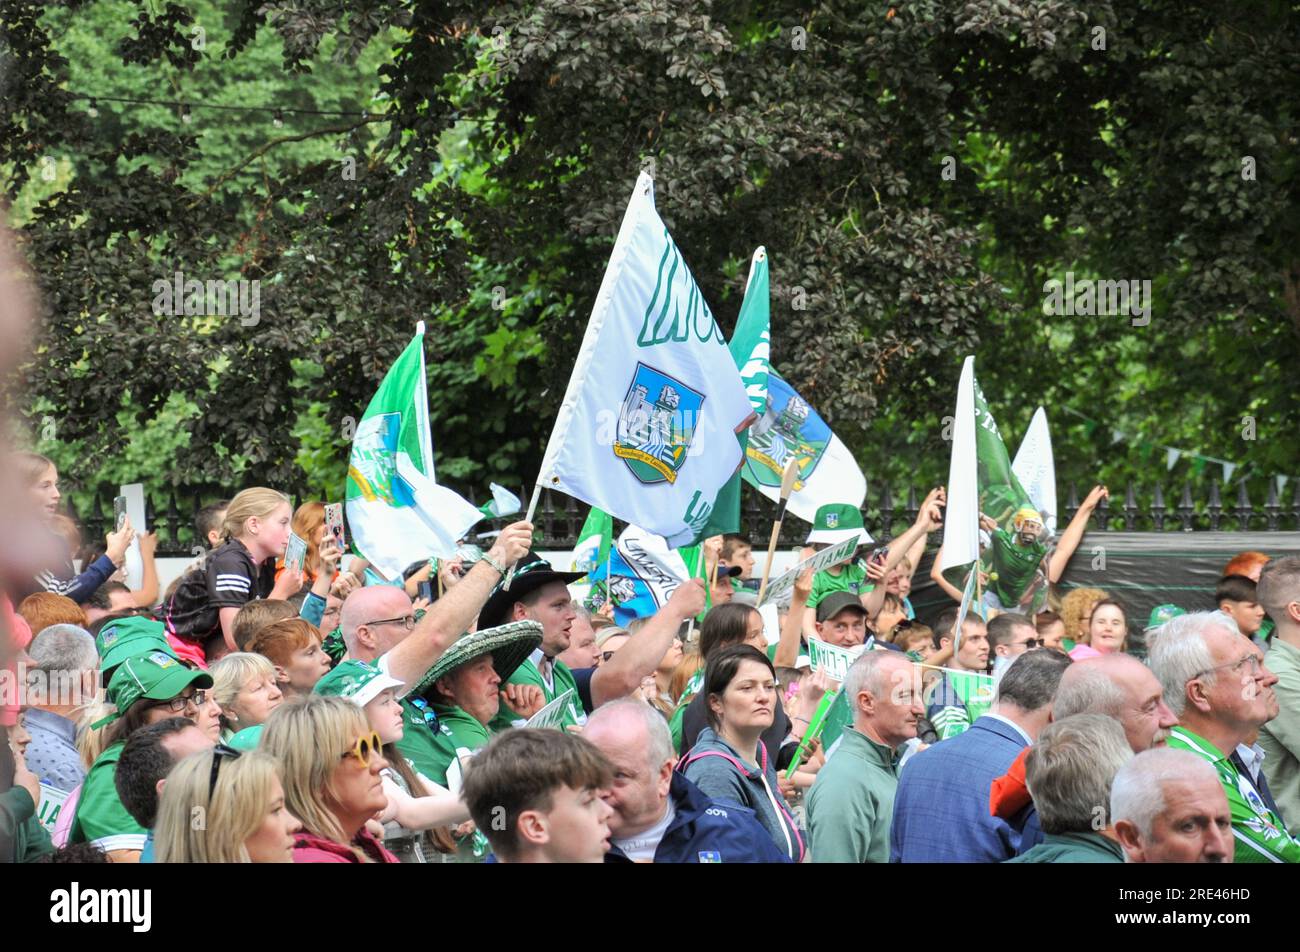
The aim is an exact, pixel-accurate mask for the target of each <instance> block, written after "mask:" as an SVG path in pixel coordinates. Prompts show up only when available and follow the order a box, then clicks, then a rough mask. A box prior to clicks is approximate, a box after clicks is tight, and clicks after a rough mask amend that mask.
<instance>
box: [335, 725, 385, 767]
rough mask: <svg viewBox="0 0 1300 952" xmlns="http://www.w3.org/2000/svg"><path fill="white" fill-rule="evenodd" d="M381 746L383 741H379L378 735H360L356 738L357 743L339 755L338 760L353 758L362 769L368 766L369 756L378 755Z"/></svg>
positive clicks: (372, 733) (371, 733) (373, 733)
mask: <svg viewBox="0 0 1300 952" xmlns="http://www.w3.org/2000/svg"><path fill="white" fill-rule="evenodd" d="M383 746H384V744H383V741H381V740H380V739H379V735H378V734H376V733H375V732H374V731H371V732H370V733H369V734H362V735H361V736H360V737H358V738H357V742H356V743H355V744H353V745H352V747H351V748H350V749H349V750H345V751H343V753H342V754H340V755H339V759H340V760H345V759H346V758H348V757H349V756H351V757H355V758H356V759H357V763H359V764H360V765H361V766H362V767H367V766H369V765H370V755H371V754H375V755H378V754H379V753H380V751H381V750H382V749H383Z"/></svg>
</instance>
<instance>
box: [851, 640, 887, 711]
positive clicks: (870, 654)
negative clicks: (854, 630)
mask: <svg viewBox="0 0 1300 952" xmlns="http://www.w3.org/2000/svg"><path fill="white" fill-rule="evenodd" d="M891 654H897V652H893V651H871V650H867V651H864V652H862V654H861V655H860V656H859V657H858V659H857V660H856V661H854V662H853V664H852V665H850V666H849V670H848V673H847V674H845V675H844V698H845V700H847V701H848V702H849V709H850V710H852V711H854V712H856V711H857V708H858V705H857V698H858V694H859V693H861V692H862V691H866V692H867V693H868V694H870V695H871V696H872V697H874V698H879V697H882V696H883V695H884V693H885V690H886V688H887V687H888V685H886V684H884V683H882V682H883V681H884V679H885V673H886V672H885V671H883V670H882V669H881V667H880V662H882V661H883V660H884V659H885V657H886V656H887V655H891Z"/></svg>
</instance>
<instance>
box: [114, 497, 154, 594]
mask: <svg viewBox="0 0 1300 952" xmlns="http://www.w3.org/2000/svg"><path fill="white" fill-rule="evenodd" d="M118 495H119V496H125V497H126V517H127V518H128V519H130V520H131V528H132V529H134V530H135V534H136V538H135V539H133V540H131V544H130V545H129V546H127V549H126V563H125V568H126V587H127V588H129V589H131V591H133V592H135V591H139V589H140V588H141V587H142V586H143V585H144V557H143V556H142V555H141V554H140V539H139V536H140V533H141V532H147V531H149V527H148V526H147V525H146V524H145V521H144V483H127V484H126V485H124V486H122V487H121V488H120V489H119V490H118Z"/></svg>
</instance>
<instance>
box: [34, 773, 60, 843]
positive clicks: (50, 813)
mask: <svg viewBox="0 0 1300 952" xmlns="http://www.w3.org/2000/svg"><path fill="white" fill-rule="evenodd" d="M67 799H68V794H67V793H66V792H65V791H63V790H56V789H55V788H54V787H51V786H49V785H48V784H41V802H40V803H38V804H36V819H37V820H39V821H40V824H41V826H43V827H45V829H46V831H47V832H50V833H53V832H54V824H55V823H56V822H57V821H58V819H59V810H60V809H62V807H63V804H64V801H66V800H67Z"/></svg>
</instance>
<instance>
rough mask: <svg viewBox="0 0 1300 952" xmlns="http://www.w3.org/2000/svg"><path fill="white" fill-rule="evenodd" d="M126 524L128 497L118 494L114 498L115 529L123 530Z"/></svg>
mask: <svg viewBox="0 0 1300 952" xmlns="http://www.w3.org/2000/svg"><path fill="white" fill-rule="evenodd" d="M124 525H126V497H125V496H117V497H115V498H114V499H113V531H114V532H121V531H122V527H123V526H124Z"/></svg>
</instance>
